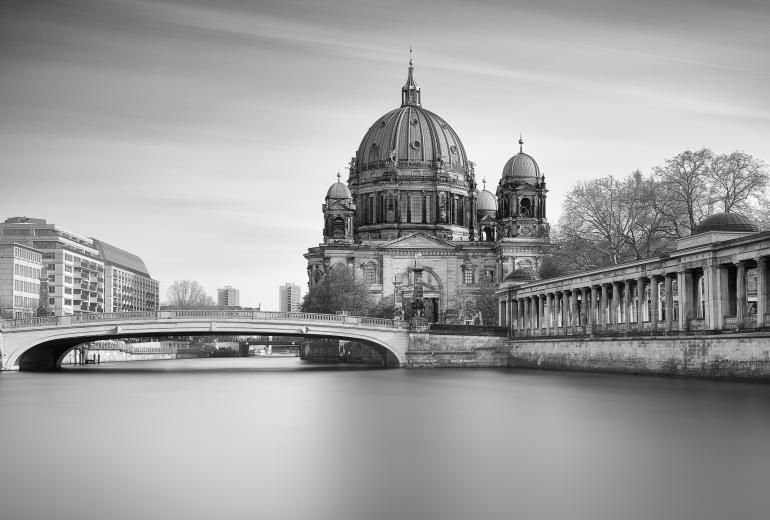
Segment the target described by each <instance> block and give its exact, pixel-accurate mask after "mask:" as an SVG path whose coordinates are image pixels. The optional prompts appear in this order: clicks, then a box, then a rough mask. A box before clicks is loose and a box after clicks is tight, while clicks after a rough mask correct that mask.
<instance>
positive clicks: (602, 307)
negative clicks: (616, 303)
mask: <svg viewBox="0 0 770 520" xmlns="http://www.w3.org/2000/svg"><path fill="white" fill-rule="evenodd" d="M601 289H602V294H601V300H600V301H599V320H598V321H599V325H601V326H602V327H604V326H605V325H606V324H607V314H608V312H607V304H608V299H607V296H608V295H607V284H606V283H603V284H601Z"/></svg>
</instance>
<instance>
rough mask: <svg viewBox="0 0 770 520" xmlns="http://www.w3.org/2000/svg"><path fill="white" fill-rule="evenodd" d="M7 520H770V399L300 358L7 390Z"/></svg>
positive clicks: (43, 377) (725, 388) (137, 371)
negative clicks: (324, 364) (327, 364)
mask: <svg viewBox="0 0 770 520" xmlns="http://www.w3.org/2000/svg"><path fill="white" fill-rule="evenodd" d="M0 414H1V415H0V440H2V450H3V451H2V456H1V457H0V518H3V519H8V520H16V519H27V518H28V519H36V520H38V519H47V518H56V519H165V518H175V519H176V518H180V519H215V518H223V519H230V518H234V519H241V518H244V519H245V518H250V519H251V518H277V519H327V518H328V519H434V518H436V519H439V518H440V519H486V518H521V519H540V518H549V519H550V518H573V519H583V518H585V519H613V520H614V519H666V520H668V519H678V518H685V519H689V518H698V519H738V518H757V519H760V518H761V519H766V518H769V517H770V493H768V490H770V385H762V384H743V383H716V382H710V381H688V380H680V379H664V378H650V377H644V378H642V377H632V376H612V375H594V374H570V373H557V372H536V371H516V370H499V371H496V370H352V369H335V368H320V367H314V366H312V365H307V364H304V363H303V362H301V361H299V360H297V359H295V358H283V359H265V358H251V359H208V360H204V359H200V360H185V361H182V360H179V361H155V362H133V363H122V364H113V365H101V366H98V367H87V368H81V369H65V370H62V371H60V372H55V373H6V374H2V375H0Z"/></svg>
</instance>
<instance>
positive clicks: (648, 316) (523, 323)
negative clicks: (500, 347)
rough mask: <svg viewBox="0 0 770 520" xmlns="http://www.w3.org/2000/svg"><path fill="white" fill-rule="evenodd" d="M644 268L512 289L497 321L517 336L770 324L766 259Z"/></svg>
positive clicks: (664, 330)
mask: <svg viewBox="0 0 770 520" xmlns="http://www.w3.org/2000/svg"><path fill="white" fill-rule="evenodd" d="M644 267H647V266H640V269H639V271H638V272H637V273H633V277H628V276H626V277H623V278H621V277H618V276H617V274H616V273H613V272H612V271H611V270H607V271H606V275H607V276H606V278H605V280H601V279H600V275H601V274H604V273H596V274H593V275H591V276H590V277H589V276H588V275H576V276H574V277H572V278H567V279H561V280H560V281H559V283H550V282H548V281H547V280H546V281H542V282H535V283H531V284H528V285H525V286H522V287H519V288H513V289H510V290H508V292H507V298H506V301H502V300H501V305H500V312H501V320H500V321H501V325H506V326H508V328H509V331H510V332H511V334H513V335H517V336H522V335H523V336H555V335H579V334H595V333H608V334H610V333H634V332H637V333H641V332H651V333H655V332H661V333H663V332H678V331H690V330H709V329H710V330H719V329H724V328H728V329H740V328H753V327H764V326H765V324H766V323H767V324H768V325H770V320H766V316H765V314H766V313H767V311H768V309H767V301H768V287H767V285H768V283H767V280H768V276H767V267H768V259H767V258H766V257H758V258H756V259H750V260H741V261H736V262H724V263H718V262H711V263H707V262H704V263H702V265H690V266H688V267H682V268H677V269H676V270H671V271H667V270H665V269H660V268H658V269H656V270H654V271H653V270H651V269H644ZM649 267H659V265H658V266H649ZM753 269H755V270H756V285H755V287H754V285H752V291H749V287H748V279H749V273H750V271H751V270H753ZM626 274H631V273H626ZM613 275H615V276H613ZM750 292H751V301H750V299H749V296H750V294H749V293H750ZM767 318H770V316H767Z"/></svg>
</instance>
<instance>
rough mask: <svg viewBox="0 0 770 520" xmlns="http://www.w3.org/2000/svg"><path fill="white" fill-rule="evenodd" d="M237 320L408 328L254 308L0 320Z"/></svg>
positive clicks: (9, 324) (4, 326)
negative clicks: (313, 322) (255, 309)
mask: <svg viewBox="0 0 770 520" xmlns="http://www.w3.org/2000/svg"><path fill="white" fill-rule="evenodd" d="M193 319H195V320H200V319H212V320H233V321H275V320H279V321H283V320H286V321H303V322H305V321H318V322H327V323H341V324H349V325H367V326H372V327H387V328H405V327H406V326H407V324H406V322H404V321H403V320H389V319H384V318H369V317H365V316H349V315H345V314H317V313H307V312H274V311H250V310H205V309H201V310H165V311H154V312H153V311H150V312H113V313H94V314H76V315H70V316H45V317H40V318H24V319H17V320H0V330H9V329H19V328H33V327H59V326H73V325H78V324H81V323H93V322H123V321H153V320H156V321H159V320H193Z"/></svg>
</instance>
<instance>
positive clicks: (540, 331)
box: [537, 294, 545, 334]
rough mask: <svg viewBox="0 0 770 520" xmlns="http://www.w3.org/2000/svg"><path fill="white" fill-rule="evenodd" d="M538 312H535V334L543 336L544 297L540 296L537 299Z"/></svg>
mask: <svg viewBox="0 0 770 520" xmlns="http://www.w3.org/2000/svg"><path fill="white" fill-rule="evenodd" d="M537 302H538V310H537V316H538V318H537V333H538V334H544V331H543V329H544V328H545V323H544V322H545V295H544V294H541V295H539V296H538V297H537Z"/></svg>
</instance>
